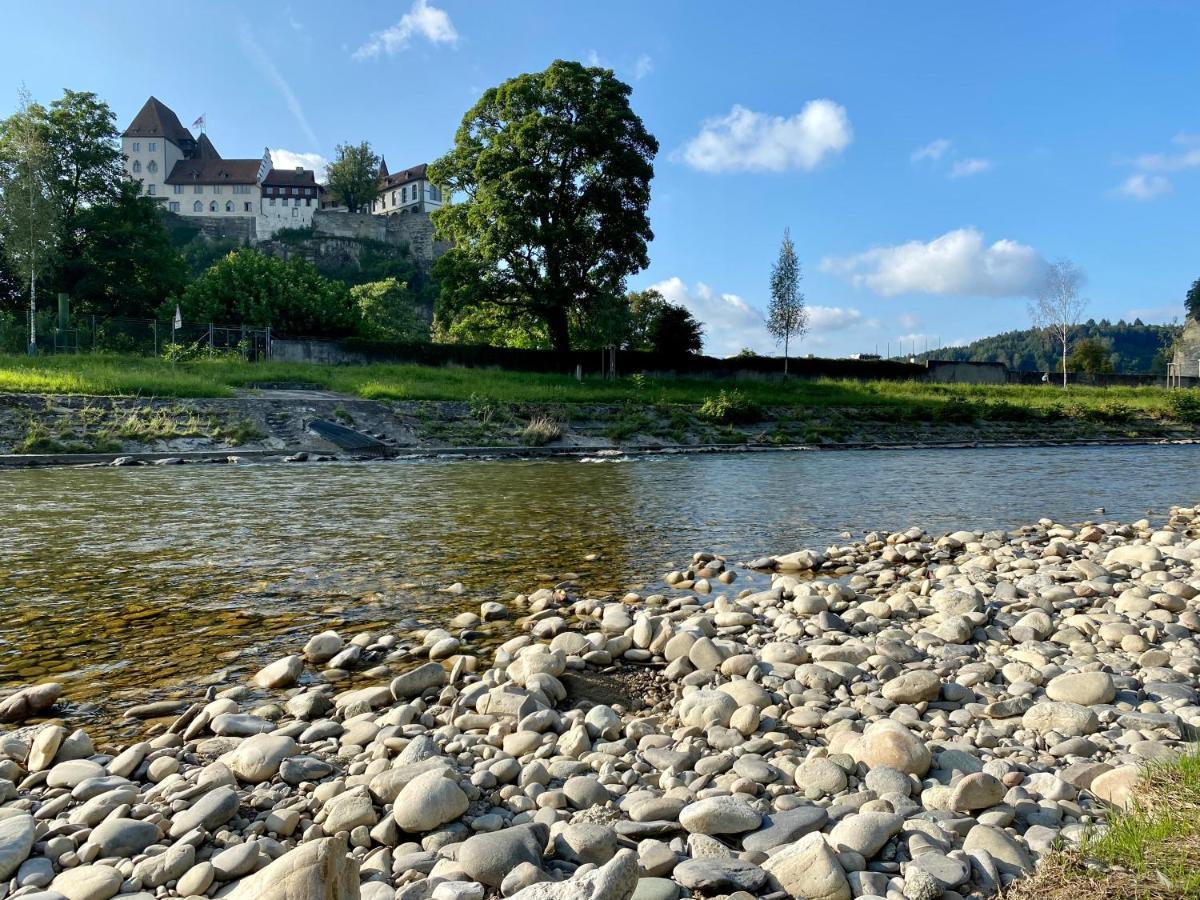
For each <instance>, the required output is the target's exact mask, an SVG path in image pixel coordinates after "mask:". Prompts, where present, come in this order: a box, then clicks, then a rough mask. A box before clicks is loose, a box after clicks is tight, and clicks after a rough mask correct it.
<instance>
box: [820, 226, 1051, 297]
mask: <svg viewBox="0 0 1200 900" xmlns="http://www.w3.org/2000/svg"><path fill="white" fill-rule="evenodd" d="M1045 266H1046V262H1045V260H1044V259H1042V256H1041V254H1039V253H1038V252H1037V251H1036V250H1034V249H1033V248H1032V247H1030V246H1027V245H1025V244H1019V243H1017V242H1016V241H1011V240H999V241H996V242H995V243H994V244H992V245H990V246H985V245H984V243H983V235H982V234H980V233H979V232H978V231H977V230H976V229H974V228H959V229H956V230H954V231H948V232H946V233H945V234H943V235H942V236H941V237H937V238H934V239H933V240H932V241H929V242H927V243H926V242H922V241H909V242H908V243H906V244H896V245H894V246H891V247H874V248H872V249H870V250H867V251H866V252H865V253H859V254H857V255H854V256H848V257H842V258H835V257H829V258H826V259H824V260H822V261H821V270H822V271H824V272H832V273H834V274H838V275H842V276H845V277H846V278H848V279H849V280H850V282H851V283H852V284H854V285H857V286H859V287H867V288H870V289H871V290H873V291H875V292H876V293H878V294H882V295H883V296H885V297H891V296H894V295H896V294H908V293H924V294H952V295H961V296H973V297H1012V296H1022V295H1028V294H1030V293H1031V292H1032V291H1034V290H1035V289H1036V288H1037V285H1038V283H1039V282H1040V280H1041V278H1042V275H1043V272H1044V271H1045Z"/></svg>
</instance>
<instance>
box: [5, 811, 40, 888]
mask: <svg viewBox="0 0 1200 900" xmlns="http://www.w3.org/2000/svg"><path fill="white" fill-rule="evenodd" d="M33 834H34V821H33V816H31V815H28V814H25V813H22V814H21V815H16V816H9V817H7V818H4V819H0V881H3V880H5V879H6V878H8V877H9V876H10V875H12V873H13V872H15V871H17V868H18V867H19V866H20V865H21V863H23V862H25V860H26V858H27V857H28V856H29V851H30V850H32V849H33Z"/></svg>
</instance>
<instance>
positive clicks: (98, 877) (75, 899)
mask: <svg viewBox="0 0 1200 900" xmlns="http://www.w3.org/2000/svg"><path fill="white" fill-rule="evenodd" d="M121 880H122V879H121V873H120V872H118V871H117V870H116V869H114V868H113V867H112V866H79V867H78V868H75V869H67V870H66V871H65V872H62V873H60V874H59V875H58V876H57V877H56V878H55V879H54V881H52V882H51V883H50V890H52V891H57V892H58V893H60V894H62V895H63V896H64V897H66V898H67V900H108V898H109V897H113V896H115V895H116V893H117V891H119V890H120V889H121Z"/></svg>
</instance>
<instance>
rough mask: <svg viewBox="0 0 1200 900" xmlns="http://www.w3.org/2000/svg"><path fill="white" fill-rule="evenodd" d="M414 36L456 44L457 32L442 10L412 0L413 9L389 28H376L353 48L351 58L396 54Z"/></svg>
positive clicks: (421, 1)
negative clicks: (358, 45) (379, 29)
mask: <svg viewBox="0 0 1200 900" xmlns="http://www.w3.org/2000/svg"><path fill="white" fill-rule="evenodd" d="M414 38H424V39H425V40H426V41H428V42H429V43H431V44H449V45H450V46H451V47H453V46H455V45H456V44H458V31H457V30H456V29H455V28H454V23H453V22H451V21H450V16H449V15H448V14H447V13H446V11H445V10H444V9H438V8H437V7H436V6H431V5H430V4H429V2H428V0H414V2H413V5H412V9H410V10H409V11H408V12H406V13H405V14H404V15H403V16H401V17H400V21H399V22H397V23H396V24H395V25H393V26H392V27H391V28H385V29H384V30H383V31H376V32H375V33H374V34H372V35H371V36H370V37H369V38H368V39H367V41H366V43H364V44H363V45H362V46H361V47H359V48H358V49H357V50H355V51H354V53H353V57H354V59H375V58H377V57H378V56H380V54H385V55H387V56H395V55H396V54H397V53H400V52H401V51H403V50H407V49H408V47H409V45H410V44H411V43H412V41H413V39H414Z"/></svg>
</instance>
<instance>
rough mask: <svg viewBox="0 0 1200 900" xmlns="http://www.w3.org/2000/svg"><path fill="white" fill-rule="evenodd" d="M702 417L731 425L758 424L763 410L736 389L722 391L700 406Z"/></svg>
mask: <svg viewBox="0 0 1200 900" xmlns="http://www.w3.org/2000/svg"><path fill="white" fill-rule="evenodd" d="M700 415H702V416H703V417H704V418H706V419H710V420H711V421H713V422H720V423H722V424H724V425H731V424H734V423H737V422H757V421H758V420H759V419H760V418H762V410H761V409H760V408H759V407H758V405H757V404H755V403H753V402H751V401H750V399H749V398H748V397H747V396H746V395H745V394H743V393H742V392H741V391H739V390H737V389H736V388H734V389H732V390H728V391H726V390H722V391H720V392H719V393H718V394H717V395H716V396H715V397H709V398H708V399H707V400H705V401H704V402H703V403H702V404H700Z"/></svg>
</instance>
